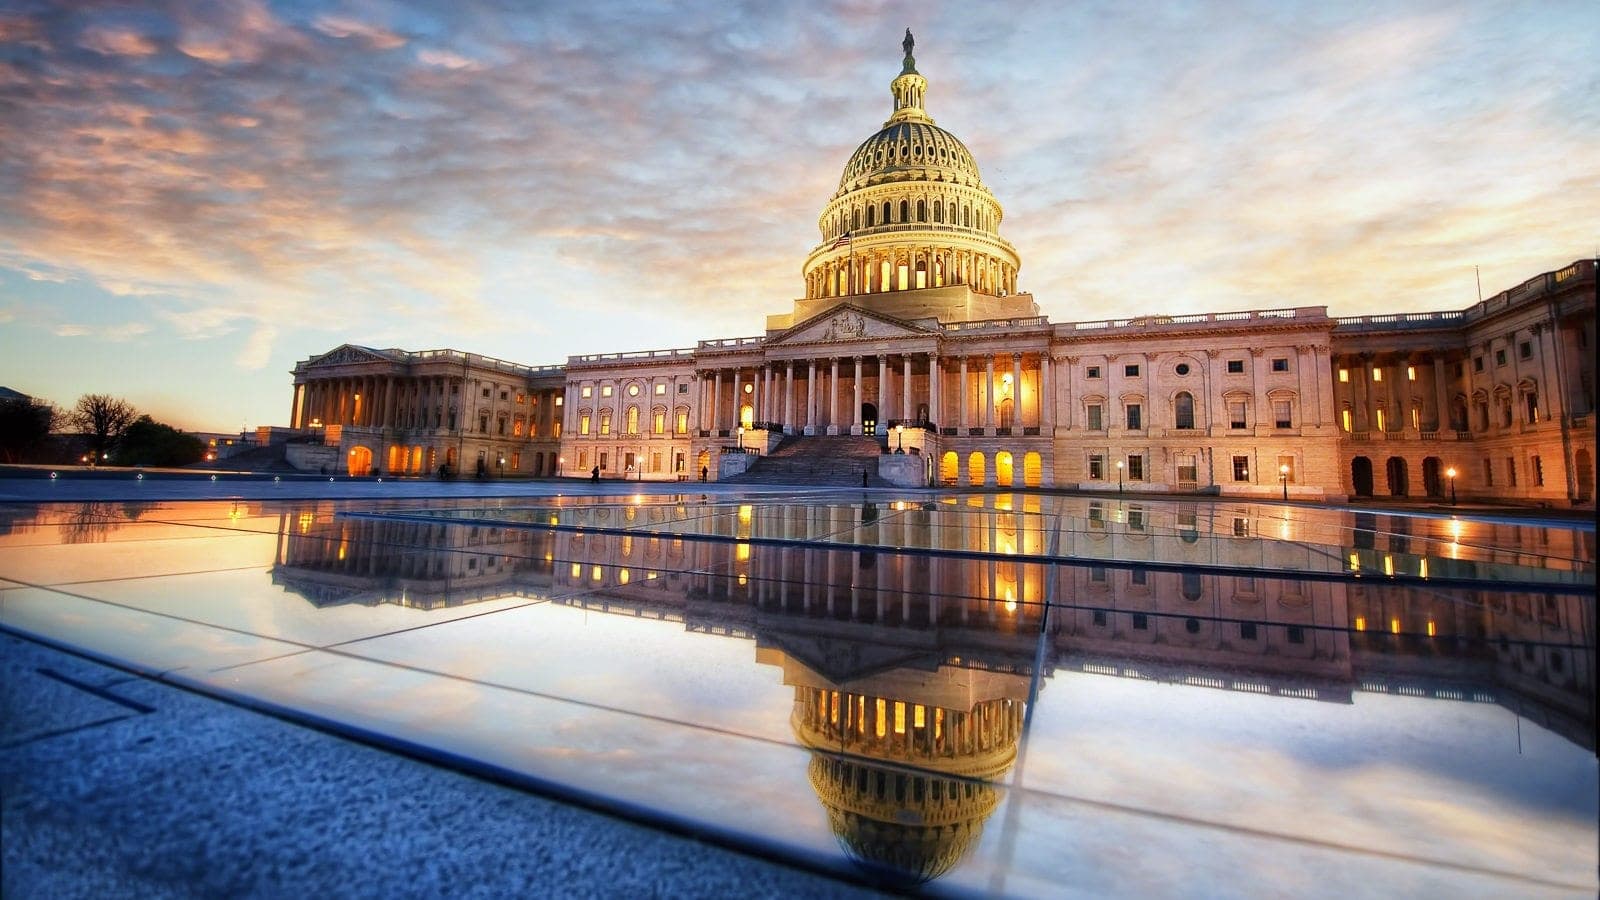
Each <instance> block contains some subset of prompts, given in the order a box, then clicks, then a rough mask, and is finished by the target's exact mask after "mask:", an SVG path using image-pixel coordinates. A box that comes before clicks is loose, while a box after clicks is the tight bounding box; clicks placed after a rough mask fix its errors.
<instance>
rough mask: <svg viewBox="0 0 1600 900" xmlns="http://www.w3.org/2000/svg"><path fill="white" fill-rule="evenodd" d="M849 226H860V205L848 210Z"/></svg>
mask: <svg viewBox="0 0 1600 900" xmlns="http://www.w3.org/2000/svg"><path fill="white" fill-rule="evenodd" d="M850 227H851V228H852V229H854V228H860V227H861V207H859V206H858V207H856V208H855V209H852V210H851V211H850Z"/></svg>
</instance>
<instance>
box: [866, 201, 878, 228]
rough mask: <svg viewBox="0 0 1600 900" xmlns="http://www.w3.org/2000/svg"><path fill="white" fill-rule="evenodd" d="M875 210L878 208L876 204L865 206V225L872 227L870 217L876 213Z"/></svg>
mask: <svg viewBox="0 0 1600 900" xmlns="http://www.w3.org/2000/svg"><path fill="white" fill-rule="evenodd" d="M877 211H878V208H877V207H876V206H869V207H867V227H868V228H871V227H872V225H873V221H872V219H873V216H874V214H876V213H877Z"/></svg>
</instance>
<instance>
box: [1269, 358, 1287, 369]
mask: <svg viewBox="0 0 1600 900" xmlns="http://www.w3.org/2000/svg"><path fill="white" fill-rule="evenodd" d="M1272 371H1274V372H1287V371H1289V358H1288V357H1287V356H1280V357H1278V358H1277V359H1274V360H1273V361H1272Z"/></svg>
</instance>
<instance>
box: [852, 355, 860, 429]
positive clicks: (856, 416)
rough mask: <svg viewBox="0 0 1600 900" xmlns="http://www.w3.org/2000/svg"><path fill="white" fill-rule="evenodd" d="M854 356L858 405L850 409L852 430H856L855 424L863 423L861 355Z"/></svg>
mask: <svg viewBox="0 0 1600 900" xmlns="http://www.w3.org/2000/svg"><path fill="white" fill-rule="evenodd" d="M852 358H853V359H854V360H855V361H856V378H855V382H856V405H855V409H852V410H851V411H850V425H851V429H850V430H851V431H852V432H854V431H855V427H854V426H856V425H859V424H861V357H859V356H856V357H852Z"/></svg>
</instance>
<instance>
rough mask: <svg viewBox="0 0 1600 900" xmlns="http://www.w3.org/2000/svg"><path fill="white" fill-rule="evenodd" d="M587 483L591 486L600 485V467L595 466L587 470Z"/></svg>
mask: <svg viewBox="0 0 1600 900" xmlns="http://www.w3.org/2000/svg"><path fill="white" fill-rule="evenodd" d="M589 482H590V483H591V484H599V483H600V467H599V466H595V467H594V468H592V469H590V470H589Z"/></svg>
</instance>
